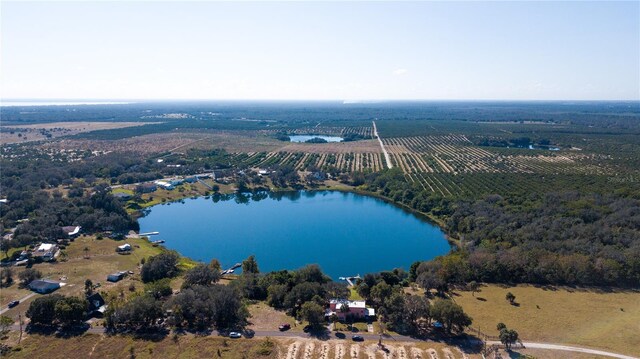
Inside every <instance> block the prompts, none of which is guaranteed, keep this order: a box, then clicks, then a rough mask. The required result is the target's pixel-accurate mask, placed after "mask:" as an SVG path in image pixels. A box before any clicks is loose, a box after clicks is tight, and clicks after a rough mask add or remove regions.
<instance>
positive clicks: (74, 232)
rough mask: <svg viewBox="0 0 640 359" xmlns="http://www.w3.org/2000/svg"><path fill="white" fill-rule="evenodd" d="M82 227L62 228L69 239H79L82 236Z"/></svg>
mask: <svg viewBox="0 0 640 359" xmlns="http://www.w3.org/2000/svg"><path fill="white" fill-rule="evenodd" d="M81 229H82V227H80V226H64V227H62V231H63V232H64V233H66V234H67V235H68V236H69V237H72V238H73V237H77V236H78V234H80V230H81Z"/></svg>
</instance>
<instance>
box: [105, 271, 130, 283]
mask: <svg viewBox="0 0 640 359" xmlns="http://www.w3.org/2000/svg"><path fill="white" fill-rule="evenodd" d="M126 275H127V272H117V273H111V274H109V275H108V276H107V281H109V282H113V283H115V282H119V281H121V280H122V279H123V278H124V277H125V276H126Z"/></svg>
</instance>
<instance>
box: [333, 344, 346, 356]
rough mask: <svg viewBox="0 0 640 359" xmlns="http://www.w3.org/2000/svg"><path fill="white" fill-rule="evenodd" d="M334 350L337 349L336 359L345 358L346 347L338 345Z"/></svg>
mask: <svg viewBox="0 0 640 359" xmlns="http://www.w3.org/2000/svg"><path fill="white" fill-rule="evenodd" d="M334 349H335V351H336V355H335V358H336V359H343V358H344V354H345V349H344V345H342V344H336V346H335V347H334Z"/></svg>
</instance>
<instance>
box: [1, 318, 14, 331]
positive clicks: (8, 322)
mask: <svg viewBox="0 0 640 359" xmlns="http://www.w3.org/2000/svg"><path fill="white" fill-rule="evenodd" d="M12 325H13V319H11V318H9V317H7V316H6V315H2V316H0V333H1V334H5V333H7V332H8V331H9V328H10V327H11V326H12Z"/></svg>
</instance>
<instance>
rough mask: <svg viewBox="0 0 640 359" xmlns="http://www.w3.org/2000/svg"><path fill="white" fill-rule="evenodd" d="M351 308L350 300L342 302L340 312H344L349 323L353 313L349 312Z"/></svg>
mask: <svg viewBox="0 0 640 359" xmlns="http://www.w3.org/2000/svg"><path fill="white" fill-rule="evenodd" d="M350 310H351V308H349V302H348V301H346V300H345V301H342V302H340V313H342V314H344V319H345V321H346V322H347V323H348V322H349V319H351V318H350V317H351V314H349V311H350Z"/></svg>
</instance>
